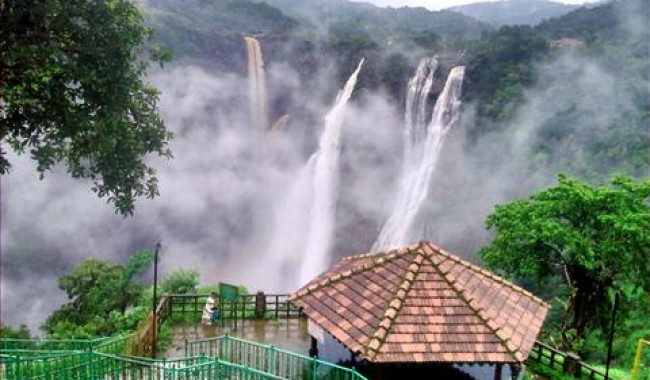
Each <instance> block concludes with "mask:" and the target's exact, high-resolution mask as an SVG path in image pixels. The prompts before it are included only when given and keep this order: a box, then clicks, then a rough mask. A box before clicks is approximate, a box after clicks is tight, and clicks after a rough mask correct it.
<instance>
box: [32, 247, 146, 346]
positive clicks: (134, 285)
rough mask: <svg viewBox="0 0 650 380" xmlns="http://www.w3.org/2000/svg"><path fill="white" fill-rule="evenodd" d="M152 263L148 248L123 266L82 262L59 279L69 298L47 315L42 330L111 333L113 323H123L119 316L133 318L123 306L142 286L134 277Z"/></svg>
mask: <svg viewBox="0 0 650 380" xmlns="http://www.w3.org/2000/svg"><path fill="white" fill-rule="evenodd" d="M152 263H153V253H151V251H140V252H136V253H135V254H134V255H132V256H131V257H130V258H129V260H128V262H127V263H126V264H125V265H117V264H113V263H110V262H106V261H103V260H98V259H87V260H84V261H82V262H81V263H80V264H79V265H77V266H76V267H75V268H74V270H73V271H72V272H71V273H68V274H66V275H63V276H62V277H60V278H59V288H60V289H61V290H63V291H65V292H66V294H67V296H68V299H69V300H70V301H69V302H68V303H66V304H64V305H62V306H61V307H60V308H59V309H57V310H55V311H54V312H53V313H52V314H51V315H50V316H49V317H48V318H47V320H46V321H45V324H44V325H43V330H44V331H45V332H47V333H48V334H49V335H51V336H57V337H63V336H66V337H90V336H95V335H111V334H114V333H115V332H117V331H116V329H117V328H116V326H118V325H119V326H122V325H123V324H124V323H123V321H122V319H127V320H131V319H133V318H130V317H129V315H128V313H127V311H128V310H127V309H128V308H129V307H130V306H135V305H137V304H138V301H139V300H140V299H141V297H142V293H143V289H144V288H143V285H142V284H140V283H138V282H136V277H137V276H138V275H140V274H142V272H143V271H144V270H145V269H147V268H148V267H150V265H151V264H152ZM135 322H137V320H136V321H135ZM131 327H133V326H131ZM125 328H126V327H125Z"/></svg>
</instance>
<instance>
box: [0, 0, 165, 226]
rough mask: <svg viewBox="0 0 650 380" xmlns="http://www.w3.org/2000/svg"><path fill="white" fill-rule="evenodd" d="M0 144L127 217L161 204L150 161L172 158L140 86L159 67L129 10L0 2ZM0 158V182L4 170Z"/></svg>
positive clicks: (152, 99) (147, 91)
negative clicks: (88, 184)
mask: <svg viewBox="0 0 650 380" xmlns="http://www.w3.org/2000/svg"><path fill="white" fill-rule="evenodd" d="M0 25H2V28H0V139H4V140H6V141H7V142H8V143H9V145H10V146H11V147H12V148H13V149H14V150H15V151H16V152H18V153H24V152H25V151H29V153H30V154H31V156H32V157H33V159H34V160H35V161H36V162H37V164H38V165H37V168H38V171H39V172H40V173H41V176H42V175H43V173H44V172H45V171H47V170H48V169H51V168H52V167H53V166H54V165H55V164H57V163H59V162H64V163H65V165H66V167H67V170H68V172H69V173H70V174H71V175H72V176H73V177H75V178H89V179H90V180H91V181H92V183H93V188H92V189H93V191H95V192H96V193H97V194H98V196H100V197H107V200H108V202H109V203H112V204H114V205H115V207H116V210H117V211H118V212H120V213H122V214H124V215H127V214H131V213H133V209H134V199H135V198H136V197H138V196H142V195H146V196H147V197H154V196H156V195H157V194H158V186H157V180H156V176H155V171H154V169H153V168H151V167H150V166H148V165H147V164H146V163H145V157H146V156H147V155H148V154H156V155H159V156H165V157H170V152H169V150H168V149H167V142H168V140H169V139H170V138H171V133H170V132H169V131H168V130H167V129H166V128H165V126H164V124H163V121H162V119H161V118H160V116H159V115H158V113H157V102H158V92H157V91H156V90H155V89H154V88H153V87H151V86H149V85H147V84H146V83H145V82H144V81H143V77H144V75H145V71H146V69H147V66H148V63H149V62H150V61H151V60H153V61H159V62H162V61H161V59H162V58H163V56H164V54H163V53H162V52H161V50H160V49H158V48H157V47H156V46H152V47H150V48H146V42H147V41H148V39H149V37H150V35H151V30H149V29H148V28H146V27H145V26H144V24H143V16H142V14H141V13H140V11H139V10H138V8H137V7H136V6H135V5H134V4H133V2H132V1H129V0H104V1H86V0H31V1H23V0H2V1H0ZM9 167H10V163H9V162H8V160H7V158H6V156H5V152H4V151H1V150H0V174H6V173H7V172H8V170H9Z"/></svg>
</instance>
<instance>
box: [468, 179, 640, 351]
mask: <svg viewBox="0 0 650 380" xmlns="http://www.w3.org/2000/svg"><path fill="white" fill-rule="evenodd" d="M649 196H650V180H646V181H642V182H635V181H634V180H632V179H630V178H627V177H615V178H614V179H613V180H612V181H611V186H601V187H592V186H590V185H589V184H586V183H583V182H580V181H577V180H574V179H570V178H568V177H566V176H564V175H560V176H559V184H558V185H557V186H555V187H552V188H549V189H546V190H542V191H540V192H538V193H536V194H534V195H532V196H531V197H530V198H529V199H524V200H519V201H515V202H512V203H510V204H506V205H502V206H497V207H496V210H495V211H494V213H492V214H491V215H489V216H488V218H487V223H486V224H487V227H488V228H489V229H492V230H494V232H495V236H494V240H493V242H492V243H491V244H490V245H488V246H486V247H484V248H482V249H481V251H480V255H481V257H482V258H483V259H484V260H485V262H486V263H487V265H488V266H489V267H491V268H494V269H497V270H500V271H502V272H503V273H505V274H507V275H510V276H512V277H515V278H526V279H531V280H545V279H548V278H549V277H555V276H560V277H561V278H563V280H564V282H565V283H566V285H567V286H568V288H569V296H568V300H567V302H566V305H567V306H566V310H565V312H564V321H563V338H564V344H565V346H569V344H570V342H569V340H570V339H571V338H574V339H582V338H584V336H585V333H586V329H587V328H588V327H590V326H592V325H594V324H596V323H597V322H603V321H605V320H607V318H608V317H609V315H610V314H611V298H612V294H613V293H614V292H619V293H620V294H621V296H622V299H623V300H630V299H632V298H633V297H634V294H635V292H636V291H638V290H640V289H645V290H646V291H647V290H648V289H650V260H648V257H650V233H649V231H650V206H649V205H648V197H649Z"/></svg>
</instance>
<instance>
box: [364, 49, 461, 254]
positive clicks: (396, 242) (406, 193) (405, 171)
mask: <svg viewBox="0 0 650 380" xmlns="http://www.w3.org/2000/svg"><path fill="white" fill-rule="evenodd" d="M436 68H437V62H436V61H435V59H431V58H425V59H424V60H422V61H421V62H420V65H419V66H418V69H417V72H416V75H415V76H414V77H413V79H411V81H409V88H408V94H407V104H406V125H405V132H404V164H403V167H402V175H401V179H400V186H399V189H398V193H397V198H396V200H395V203H394V206H393V211H392V213H391V215H390V216H389V218H388V220H387V221H386V223H385V224H384V225H383V227H382V229H381V232H380V233H379V237H378V238H377V240H376V241H375V243H374V244H373V247H372V250H373V251H378V250H383V249H389V248H394V247H399V246H403V245H406V244H408V243H410V242H411V241H410V240H411V239H413V236H412V234H413V233H412V230H413V223H414V221H415V218H416V217H417V215H418V212H419V211H420V209H421V207H422V205H423V204H424V201H425V199H426V197H427V194H428V192H429V184H430V183H431V178H432V175H433V172H434V169H435V167H436V162H437V161H438V157H439V155H440V150H441V149H442V145H443V141H444V138H445V135H446V134H447V132H448V131H449V130H450V129H451V128H452V127H453V126H454V125H455V124H457V122H458V119H459V116H460V95H461V89H462V84H463V76H464V74H465V68H464V67H462V66H459V67H454V68H453V69H452V70H451V72H450V73H449V76H448V77H447V82H446V83H445V87H444V89H443V90H442V92H441V93H440V95H439V96H438V99H437V101H436V104H435V106H434V108H433V115H432V117H431V122H429V123H428V124H426V122H425V120H424V116H420V115H425V112H426V106H427V96H428V94H429V92H430V91H431V86H432V84H433V75H434V71H435V70H436ZM414 115H415V116H414Z"/></svg>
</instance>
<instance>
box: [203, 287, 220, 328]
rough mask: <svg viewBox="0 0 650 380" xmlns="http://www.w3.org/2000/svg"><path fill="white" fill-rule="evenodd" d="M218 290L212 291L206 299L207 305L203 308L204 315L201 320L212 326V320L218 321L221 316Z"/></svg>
mask: <svg viewBox="0 0 650 380" xmlns="http://www.w3.org/2000/svg"><path fill="white" fill-rule="evenodd" d="M217 297H218V295H217V292H211V293H210V296H209V297H208V299H207V300H206V301H205V307H204V308H203V316H202V317H201V321H202V322H203V324H205V325H208V326H211V325H212V322H214V321H216V320H217V318H218V317H219V310H218V308H217V305H216V302H217Z"/></svg>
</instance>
